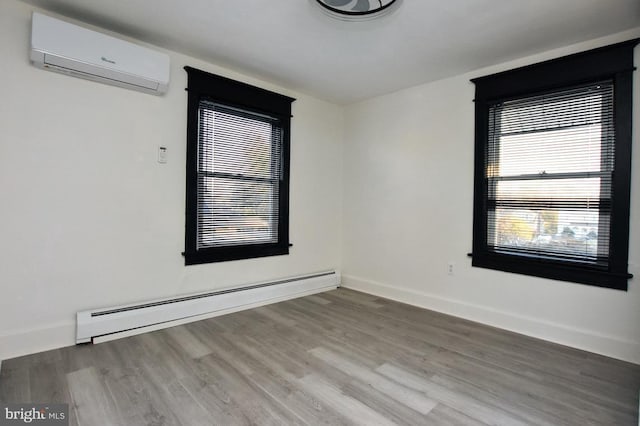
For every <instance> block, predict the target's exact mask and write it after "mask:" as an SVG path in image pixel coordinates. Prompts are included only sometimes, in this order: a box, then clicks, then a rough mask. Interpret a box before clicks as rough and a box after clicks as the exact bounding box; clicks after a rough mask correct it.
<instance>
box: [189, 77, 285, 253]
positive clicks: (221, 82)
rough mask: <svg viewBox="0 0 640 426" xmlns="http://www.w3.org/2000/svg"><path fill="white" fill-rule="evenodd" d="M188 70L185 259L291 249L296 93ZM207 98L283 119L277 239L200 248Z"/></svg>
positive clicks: (283, 251)
mask: <svg viewBox="0 0 640 426" xmlns="http://www.w3.org/2000/svg"><path fill="white" fill-rule="evenodd" d="M184 70H185V71H186V72H187V77H188V84H187V89H186V90H187V92H188V101H187V102H188V106H187V153H186V203H185V251H184V253H183V255H184V258H185V265H196V264H202V263H213V262H224V261H230V260H240V259H251V258H258V257H267V256H278V255H285V254H289V247H290V246H291V244H290V243H289V177H290V128H291V117H292V116H291V104H292V103H293V102H294V101H295V99H294V98H290V97H288V96H285V95H282V94H279V93H275V92H272V91H269V90H266V89H262V88H260V87H255V86H252V85H249V84H246V83H242V82H239V81H236V80H232V79H229V78H226V77H222V76H219V75H216V74H211V73H208V72H205V71H202V70H198V69H196V68H192V67H189V66H186V67H184ZM202 99H206V100H209V101H212V102H216V103H220V104H223V105H227V106H230V107H234V108H239V109H245V110H248V111H252V112H256V113H260V114H265V115H268V116H271V117H274V118H277V119H278V120H279V122H280V123H281V125H282V130H283V137H282V148H281V149H282V179H281V181H280V187H279V205H278V209H279V215H278V241H277V243H263V244H247V245H237V246H235V245H234V246H225V247H211V248H204V249H200V250H198V248H197V229H198V219H197V203H198V198H197V197H198V192H197V191H198V190H197V187H198V174H197V154H198V108H199V105H200V101H201V100H202Z"/></svg>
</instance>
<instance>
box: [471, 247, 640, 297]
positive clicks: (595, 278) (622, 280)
mask: <svg viewBox="0 0 640 426" xmlns="http://www.w3.org/2000/svg"><path fill="white" fill-rule="evenodd" d="M472 257H473V261H472V263H471V265H472V266H474V267H479V268H486V269H493V270H497V271H504V272H512V273H516V274H522V275H529V276H534V277H539V278H548V279H552V280H559V281H568V282H573V283H578V284H587V285H592V286H597V287H606V288H611V289H616V290H624V291H626V290H627V287H628V284H627V280H628V279H630V278H633V275H631V274H629V273H627V272H622V273H616V272H610V271H606V270H602V269H598V268H596V267H594V268H588V267H585V266H575V265H571V264H569V263H563V262H558V261H549V260H544V259H533V258H526V257H522V256H513V255H505V254H495V253H482V254H476V253H474V254H473V255H472Z"/></svg>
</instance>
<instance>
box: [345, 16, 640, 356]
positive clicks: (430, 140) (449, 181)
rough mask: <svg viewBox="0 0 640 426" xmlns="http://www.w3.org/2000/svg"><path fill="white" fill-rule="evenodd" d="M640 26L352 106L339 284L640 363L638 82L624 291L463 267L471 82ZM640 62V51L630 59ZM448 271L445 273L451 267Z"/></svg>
mask: <svg viewBox="0 0 640 426" xmlns="http://www.w3.org/2000/svg"><path fill="white" fill-rule="evenodd" d="M639 35H640V28H639V29H637V30H634V31H629V32H626V33H623V34H617V35H614V36H611V37H607V38H603V39H598V40H594V41H591V42H585V43H581V44H579V45H575V46H570V47H568V48H564V49H559V50H555V51H552V52H547V53H545V54H541V55H537V56H535V57H529V58H525V59H522V60H518V61H514V62H510V63H506V64H501V65H497V66H495V67H491V68H487V69H482V70H478V71H476V72H472V73H469V74H465V75H461V76H457V77H453V78H449V79H446V80H442V81H438V82H434V83H431V84H426V85H422V86H418V87H414V88H411V89H407V90H403V91H400V92H396V93H393V94H390V95H386V96H381V97H377V98H375V99H370V100H367V101H363V102H361V103H358V104H355V105H352V106H350V107H349V108H348V109H347V114H346V118H345V126H346V128H345V151H344V167H345V169H344V170H345V171H344V182H345V187H344V220H343V224H344V232H343V268H342V271H343V285H345V286H348V287H352V288H355V289H360V290H362V291H366V292H370V293H374V294H378V295H381V296H385V297H389V298H392V299H397V300H400V301H404V302H407V303H412V304H416V305H419V306H423V307H426V308H431V309H434V310H438V311H442V312H445V313H449V314H453V315H457V316H461V317H466V318H469V319H472V320H476V321H480V322H484V323H487V324H491V325H495V326H498V327H502V328H506V329H510V330H514V331H517V332H520V333H524V334H529V335H532V336H537V337H541V338H544V339H548V340H551V341H556V342H559V343H563V344H565V345H570V346H575V347H578V348H584V349H587V350H591V351H594V352H598V353H602V354H607V355H610V356H614V357H618V358H622V359H626V360H630V361H634V362H636V363H640V144H639V135H640V104H639V98H640V96H639V93H640V79H639V78H638V76H639V75H640V73H638V72H636V73H635V83H634V84H635V87H634V96H635V98H634V125H635V128H634V154H633V171H634V174H633V182H632V207H631V235H630V241H631V245H630V256H629V263H630V271H631V272H632V273H634V274H635V275H636V278H635V279H634V280H631V281H630V282H629V291H628V292H622V291H616V290H609V289H602V288H596V287H590V286H586V285H580V284H572V283H566V282H560V281H551V280H546V279H539V278H532V277H526V276H523V275H516V274H510V273H504V272H498V271H490V270H487V269H480V268H471V259H470V258H468V257H467V253H468V252H470V251H471V241H472V219H473V150H474V115H473V114H474V107H473V102H472V100H473V97H474V85H473V84H472V83H471V82H470V81H469V79H470V78H473V77H478V76H482V75H487V74H491V73H494V72H498V71H503V70H507V69H511V68H514V67H517V66H522V65H527V64H531V63H535V62H539V61H542V60H545V59H550V58H554V57H559V56H563V55H565V54H569V53H573V52H577V51H582V50H588V49H590V48H595V47H598V46H602V45H606V44H610V43H614V42H617V41H622V40H626V39H630V38H633V37H638V36H639ZM635 56H636V63H640V60H639V58H638V57H639V56H640V49H636V54H635ZM449 261H453V262H454V264H455V267H454V275H453V276H449V275H447V263H448V262H449Z"/></svg>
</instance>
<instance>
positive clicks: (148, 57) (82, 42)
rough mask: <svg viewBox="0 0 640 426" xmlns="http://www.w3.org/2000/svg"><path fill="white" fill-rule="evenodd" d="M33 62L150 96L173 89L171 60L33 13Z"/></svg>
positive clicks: (112, 38) (46, 67) (36, 64)
mask: <svg viewBox="0 0 640 426" xmlns="http://www.w3.org/2000/svg"><path fill="white" fill-rule="evenodd" d="M30 56H31V61H33V64H34V65H35V66H37V67H40V68H43V69H48V70H51V71H57V72H61V73H64V74H68V75H72V76H75V77H80V78H84V79H88V80H93V81H98V82H101V83H106V84H111V85H114V86H120V87H125V88H128V89H134V90H138V91H142V92H146V93H152V94H156V95H158V94H162V93H164V92H166V91H167V88H168V86H169V74H170V61H169V56H167V55H165V54H164V53H160V52H156V51H154V50H151V49H147V48H146V47H142V46H138V45H136V44H133V43H129V42H127V41H124V40H120V39H118V38H115V37H111V36H108V35H106V34H102V33H98V32H95V31H91V30H88V29H86V28H82V27H79V26H77V25H73V24H70V23H68V22H64V21H61V20H59V19H55V18H52V17H50V16H46V15H42V14H40V13H35V12H34V13H33V18H32V28H31V55H30Z"/></svg>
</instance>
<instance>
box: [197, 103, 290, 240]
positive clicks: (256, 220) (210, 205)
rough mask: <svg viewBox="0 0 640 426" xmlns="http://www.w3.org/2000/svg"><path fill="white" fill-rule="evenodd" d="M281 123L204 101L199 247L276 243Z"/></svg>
mask: <svg viewBox="0 0 640 426" xmlns="http://www.w3.org/2000/svg"><path fill="white" fill-rule="evenodd" d="M282 135H283V132H282V127H281V125H280V122H279V120H278V119H276V118H273V117H270V116H267V115H260V114H257V113H255V112H248V111H244V110H241V109H235V108H232V107H229V106H224V105H220V104H217V103H214V102H211V101H208V100H201V101H200V104H199V110H198V159H197V178H198V182H197V185H198V200H197V248H198V249H201V248H209V247H224V246H233V245H247V244H262V243H276V242H278V218H279V216H278V215H279V212H278V200H279V194H278V191H279V181H280V179H281V178H282V158H281V152H282V151H281V145H282Z"/></svg>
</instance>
